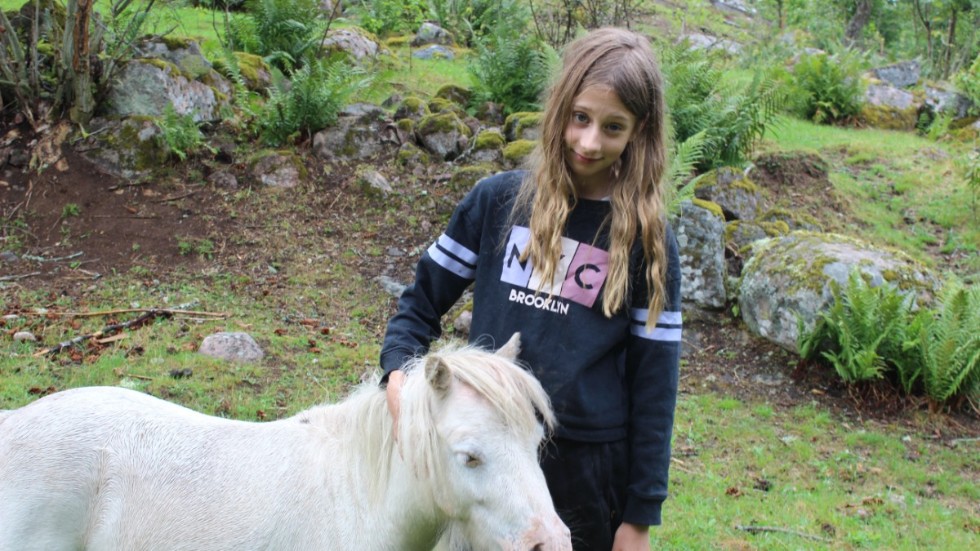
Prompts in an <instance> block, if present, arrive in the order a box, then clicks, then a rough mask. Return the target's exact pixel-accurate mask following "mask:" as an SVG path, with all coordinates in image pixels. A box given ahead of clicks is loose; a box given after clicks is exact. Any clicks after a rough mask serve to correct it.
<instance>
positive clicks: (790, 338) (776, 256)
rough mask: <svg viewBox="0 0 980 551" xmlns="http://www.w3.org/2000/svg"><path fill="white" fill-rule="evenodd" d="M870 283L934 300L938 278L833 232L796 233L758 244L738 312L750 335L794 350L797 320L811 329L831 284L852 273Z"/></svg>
mask: <svg viewBox="0 0 980 551" xmlns="http://www.w3.org/2000/svg"><path fill="white" fill-rule="evenodd" d="M855 268H856V269H858V270H860V271H861V272H862V274H864V275H865V277H866V278H867V279H868V280H869V282H870V283H871V284H872V285H882V284H885V283H888V284H890V285H894V286H895V287H896V288H898V289H900V290H902V291H906V292H908V293H912V294H913V295H914V296H915V297H916V299H917V300H918V301H920V303H927V302H929V301H931V300H932V297H933V295H934V294H935V292H936V290H937V289H938V288H939V286H940V280H939V277H938V276H937V275H936V274H935V273H933V271H932V270H930V269H929V268H928V267H926V266H924V265H923V264H921V263H919V262H917V261H916V260H914V259H913V258H911V257H910V256H908V255H907V254H905V253H903V252H901V251H897V250H890V249H883V248H879V247H875V246H873V245H871V244H869V243H866V242H864V241H861V240H859V239H855V238H852V237H845V236H841V235H836V234H827V233H814V232H803V231H796V232H791V233H789V234H788V235H785V236H782V237H777V238H772V239H765V240H762V241H757V242H756V245H754V246H753V254H752V258H751V259H750V260H749V261H748V263H746V264H745V267H744V269H743V271H742V278H741V281H740V285H739V289H738V300H739V308H740V310H741V313H742V318H743V320H745V323H746V325H747V326H748V327H749V329H750V330H752V331H753V332H754V333H757V334H758V335H760V336H762V337H765V338H767V339H769V340H771V341H773V342H775V343H777V344H779V345H780V346H782V347H784V348H786V349H788V350H791V351H794V352H795V351H796V350H797V348H796V341H797V337H798V326H797V316H799V317H800V319H801V320H802V321H803V324H804V326H805V327H807V328H812V327H813V325H814V323H815V322H816V319H817V316H818V313H819V312H820V311H821V310H822V309H824V308H826V307H827V306H828V304H829V302H830V301H831V300H832V294H831V289H830V282H831V281H837V282H838V283H839V284H841V285H844V284H846V282H847V277H848V275H849V274H850V272H851V270H852V269H855Z"/></svg>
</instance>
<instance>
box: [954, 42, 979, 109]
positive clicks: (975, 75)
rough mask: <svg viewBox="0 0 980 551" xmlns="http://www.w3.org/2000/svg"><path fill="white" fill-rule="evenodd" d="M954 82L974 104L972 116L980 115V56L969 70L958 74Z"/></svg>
mask: <svg viewBox="0 0 980 551" xmlns="http://www.w3.org/2000/svg"><path fill="white" fill-rule="evenodd" d="M953 82H954V83H955V84H956V87H957V88H958V89H959V91H960V92H961V93H962V94H963V95H964V96H966V97H967V98H969V100H970V101H972V102H973V105H972V106H970V114H971V115H980V54H978V55H977V57H976V59H974V60H973V64H971V65H970V67H969V68H968V69H966V70H964V71H962V72H960V73H957V74H956V76H955V77H954V78H953Z"/></svg>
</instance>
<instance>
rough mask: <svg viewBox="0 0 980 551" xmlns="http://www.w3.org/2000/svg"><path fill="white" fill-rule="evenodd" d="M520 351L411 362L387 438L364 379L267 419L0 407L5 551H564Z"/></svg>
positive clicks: (377, 397)
mask: <svg viewBox="0 0 980 551" xmlns="http://www.w3.org/2000/svg"><path fill="white" fill-rule="evenodd" d="M515 337H516V335H515ZM514 341H515V339H511V342H510V343H508V345H505V347H504V349H502V350H504V351H505V352H504V353H503V354H501V353H500V352H498V353H497V354H492V353H489V352H485V351H481V350H478V349H475V348H471V347H455V348H447V349H443V350H441V351H438V352H434V353H431V354H429V355H428V356H426V357H425V358H421V359H419V360H418V361H417V362H416V364H415V365H414V366H413V367H412V368H410V369H409V372H408V377H406V380H405V383H404V386H403V388H402V398H401V413H400V415H399V421H398V428H397V431H398V432H397V441H396V440H395V439H393V438H392V432H393V428H392V420H391V416H390V415H389V413H388V409H387V406H386V402H385V396H384V391H383V390H381V389H379V388H378V386H377V382H376V381H375V382H373V383H368V384H366V385H365V386H364V387H362V388H360V389H359V390H358V391H357V392H355V393H354V394H353V395H352V396H351V397H350V398H348V399H347V400H345V401H344V402H341V403H339V404H336V405H326V406H318V407H314V408H312V409H309V410H306V411H304V412H302V413H299V414H297V415H295V416H294V417H291V418H289V419H283V420H280V421H274V422H268V423H249V422H243V421H234V420H228V419H222V418H217V417H210V416H207V415H204V414H201V413H197V412H194V411H191V410H189V409H186V408H183V407H181V406H177V405H175V404H171V403H168V402H165V401H162V400H159V399H156V398H153V397H150V396H147V395H145V394H141V393H139V392H134V391H130V390H124V389H120V388H112V387H94V388H79V389H74V390H67V391H64V392H59V393H56V394H52V395H50V396H47V397H44V398H41V399H40V400H37V401H36V402H34V403H32V404H29V405H27V406H25V407H23V408H21V409H18V410H13V411H9V412H0V551H29V550H44V551H60V550H72V551H75V550H82V549H85V550H96V551H97V550H107V551H110V550H111V551H117V550H125V551H134V550H165V551H179V550H195V551H205V550H228V551H231V550H235V551H242V550H251V549H255V550H258V549H263V550H303V551H310V550H344V551H347V550H352V549H357V550H369V551H370V550H379V551H380V550H392V551H405V550H414V549H432V547H433V545H435V544H436V542H437V540H439V538H440V537H441V536H442V535H443V534H446V533H450V532H451V533H452V540H453V542H458V541H460V540H465V541H466V544H465V545H466V546H469V547H470V548H472V549H479V550H483V549H487V550H490V549H507V550H522V551H529V550H533V551H549V550H562V551H570V550H571V541H570V537H569V532H568V529H567V528H566V527H565V525H564V524H562V522H561V520H559V518H558V516H557V515H556V514H555V511H554V507H553V505H552V502H551V497H550V496H549V494H548V489H547V487H546V485H545V481H544V476H543V475H542V473H541V469H540V467H539V466H538V463H537V453H538V446H539V444H540V443H541V440H542V437H543V434H544V432H543V429H542V426H541V423H540V422H539V419H542V420H543V422H544V423H545V424H546V425H549V426H550V425H551V424H552V423H553V417H552V412H551V408H550V403H549V402H548V399H547V396H546V395H545V393H544V392H543V390H542V389H541V386H540V385H539V384H538V382H537V381H536V380H535V379H534V378H533V377H532V376H531V375H529V374H528V373H527V372H526V371H525V370H523V369H521V368H520V367H519V366H517V365H515V364H514V363H513V361H512V359H513V357H514V354H515V351H514V349H515V348H516V344H515V342H514ZM508 354H509V356H508ZM454 545H460V544H458V543H454Z"/></svg>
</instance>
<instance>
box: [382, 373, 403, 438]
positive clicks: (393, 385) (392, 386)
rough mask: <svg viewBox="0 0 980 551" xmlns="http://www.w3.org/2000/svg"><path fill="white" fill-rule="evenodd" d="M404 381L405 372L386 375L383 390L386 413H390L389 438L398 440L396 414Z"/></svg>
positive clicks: (398, 409) (399, 406) (399, 405)
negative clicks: (385, 384)
mask: <svg viewBox="0 0 980 551" xmlns="http://www.w3.org/2000/svg"><path fill="white" fill-rule="evenodd" d="M404 381H405V372H403V371H400V370H397V369H396V370H394V371H392V372H391V373H389V374H388V386H387V387H386V388H385V399H386V400H387V402H388V411H389V412H390V413H391V419H392V426H391V432H392V434H391V436H392V438H394V439H395V441H397V440H398V412H399V411H400V408H401V396H402V395H401V392H402V383H403V382H404Z"/></svg>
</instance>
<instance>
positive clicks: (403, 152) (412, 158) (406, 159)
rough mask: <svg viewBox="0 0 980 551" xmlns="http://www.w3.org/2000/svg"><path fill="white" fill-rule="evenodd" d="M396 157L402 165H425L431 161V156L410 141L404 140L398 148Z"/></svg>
mask: <svg viewBox="0 0 980 551" xmlns="http://www.w3.org/2000/svg"><path fill="white" fill-rule="evenodd" d="M396 159H397V161H398V164H400V165H402V166H419V165H421V166H425V165H428V164H429V163H431V162H432V157H430V156H429V154H428V153H427V152H425V151H423V150H422V149H420V148H419V147H418V146H417V145H415V144H413V143H412V142H405V143H403V144H402V145H401V147H399V148H398V155H397V156H396Z"/></svg>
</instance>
